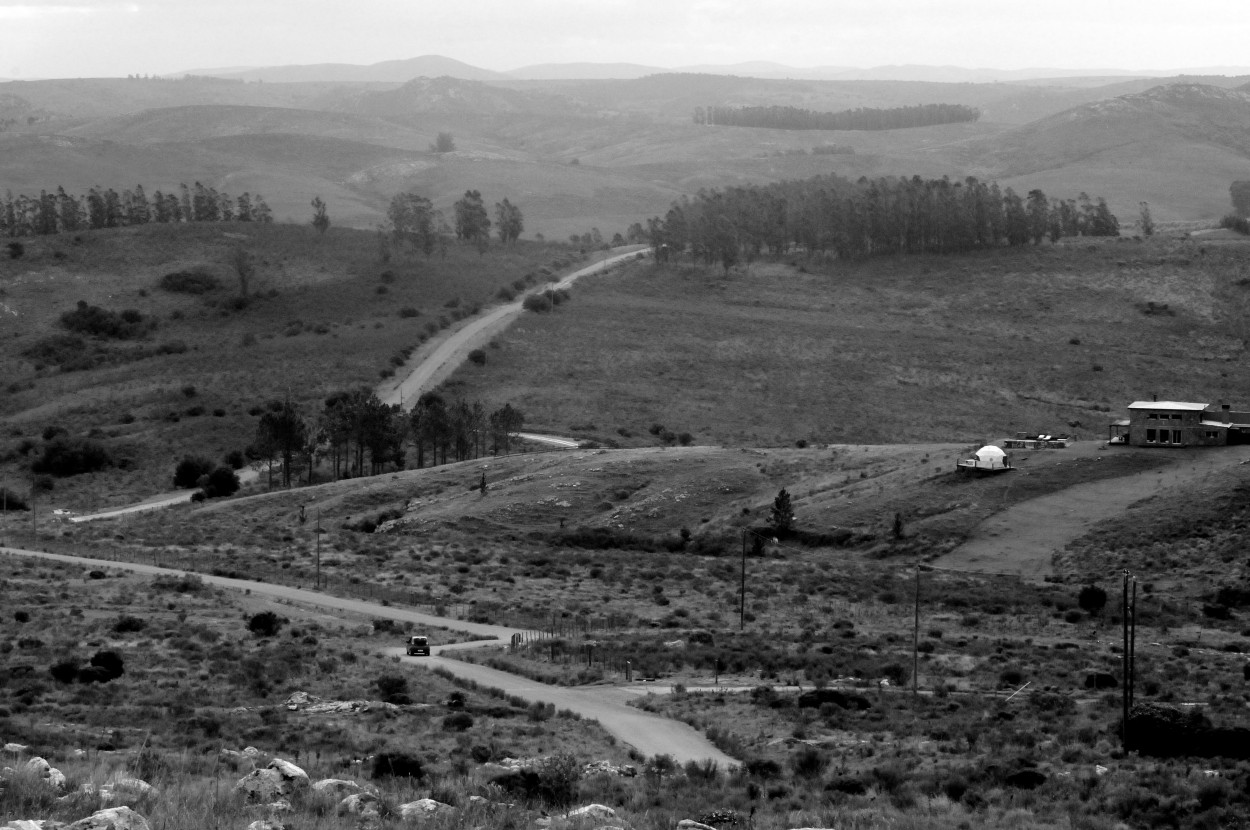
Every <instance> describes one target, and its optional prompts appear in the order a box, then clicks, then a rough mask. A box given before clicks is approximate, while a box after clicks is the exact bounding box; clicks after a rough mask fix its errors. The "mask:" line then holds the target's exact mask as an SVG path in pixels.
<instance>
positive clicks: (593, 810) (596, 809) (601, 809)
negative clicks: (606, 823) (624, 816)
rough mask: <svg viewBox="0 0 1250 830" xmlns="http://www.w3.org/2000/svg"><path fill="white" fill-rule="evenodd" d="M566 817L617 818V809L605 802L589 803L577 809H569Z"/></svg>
mask: <svg viewBox="0 0 1250 830" xmlns="http://www.w3.org/2000/svg"><path fill="white" fill-rule="evenodd" d="M564 817H565V818H616V810H613V809H612V808H611V807H608V806H607V805H605V804H587V805H586V806H585V807H578V808H577V809H576V810H569V811H568V812H567V813H565V816H564Z"/></svg>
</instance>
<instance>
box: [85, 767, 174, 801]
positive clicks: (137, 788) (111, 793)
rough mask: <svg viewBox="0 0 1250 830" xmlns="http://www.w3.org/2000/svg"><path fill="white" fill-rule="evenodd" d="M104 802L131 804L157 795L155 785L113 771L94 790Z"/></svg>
mask: <svg viewBox="0 0 1250 830" xmlns="http://www.w3.org/2000/svg"><path fill="white" fill-rule="evenodd" d="M95 792H96V795H98V796H99V797H100V801H101V802H102V803H104V804H116V805H128V806H132V805H134V804H135V803H137V802H138V801H139V800H140V799H142V798H145V797H147V796H155V795H158V794H159V793H158V791H157V789H156V787H153V786H152V785H151V784H149V783H148V782H146V781H144V780H143V779H141V778H134V777H132V776H129V775H126V774H125V773H120V772H119V773H114V774H113V775H111V776H110V777H109V779H108V780H107V781H105V782H104V783H103V784H101V785H100V787H99V789H97V790H96V791H95Z"/></svg>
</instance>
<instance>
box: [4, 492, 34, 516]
mask: <svg viewBox="0 0 1250 830" xmlns="http://www.w3.org/2000/svg"><path fill="white" fill-rule="evenodd" d="M29 509H30V505H29V504H27V503H26V499H25V498H24V497H23V496H20V495H18V494H17V493H15V492H13V491H12V490H10V489H8V488H7V487H0V511H6V510H29Z"/></svg>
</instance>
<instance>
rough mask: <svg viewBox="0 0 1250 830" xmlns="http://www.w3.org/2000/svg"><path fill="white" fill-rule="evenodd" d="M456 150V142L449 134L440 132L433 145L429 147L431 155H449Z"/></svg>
mask: <svg viewBox="0 0 1250 830" xmlns="http://www.w3.org/2000/svg"><path fill="white" fill-rule="evenodd" d="M455 149H456V142H455V140H454V139H452V137H451V133H445V132H440V133H439V134H438V136H437V137H436V138H435V139H434V143H433V144H431V145H430V152H431V153H450V152H451V151H452V150H455Z"/></svg>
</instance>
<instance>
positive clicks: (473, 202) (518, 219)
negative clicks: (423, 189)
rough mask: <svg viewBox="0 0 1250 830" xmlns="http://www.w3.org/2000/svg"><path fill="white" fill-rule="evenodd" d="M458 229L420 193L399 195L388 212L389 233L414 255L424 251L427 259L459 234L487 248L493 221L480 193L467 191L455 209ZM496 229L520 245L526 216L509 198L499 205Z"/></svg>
mask: <svg viewBox="0 0 1250 830" xmlns="http://www.w3.org/2000/svg"><path fill="white" fill-rule="evenodd" d="M452 208H453V211H454V218H455V226H454V228H453V227H452V226H451V225H449V224H448V223H447V220H446V218H445V217H444V216H443V212H442V211H440V210H435V208H434V203H433V202H431V201H430V200H429V199H427V198H426V197H425V196H421V195H420V194H418V193H413V192H408V193H396V194H395V196H393V197H392V198H391V204H390V206H389V207H388V208H387V211H386V219H387V230H388V231H389V233H390V237H391V240H392V241H393V242H394V243H395V245H396V246H398V247H402V246H405V245H406V246H407V247H408V249H409V250H410V251H412V252H416V251H421V252H422V253H424V254H425V255H426V256H429V255H430V254H432V253H434V250H435V248H436V247H439V246H440V245H442V244H443V240H444V239H445V238H446V237H448V236H451V235H452V234H454V235H455V237H456V239H458V240H460V241H462V242H469V243H473V244H476V245H478V246H479V247H484V246H485V245H486V244H487V242H488V241H489V240H490V230H491V224H492V223H491V219H490V215H489V214H488V213H487V211H486V205H485V203H484V202H483V201H482V194H481V193H480V192H479V191H477V190H466V191H465V193H464V196H463V197H462V198H461V199H459V200H458V201H456V203H455V204H454V205H453V206H452ZM494 227H495V229H496V233H497V234H498V235H499V241H500V242H504V243H512V242H516V241H517V239H519V238H520V236H521V232H522V231H524V230H525V217H524V214H522V213H521V209H520V208H519V207H517V206H516V205H514V204H512V202H510V201H509V200H508V199H506V198H505V199H504V200H503V201H502V202H496V203H495V221H494Z"/></svg>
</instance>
